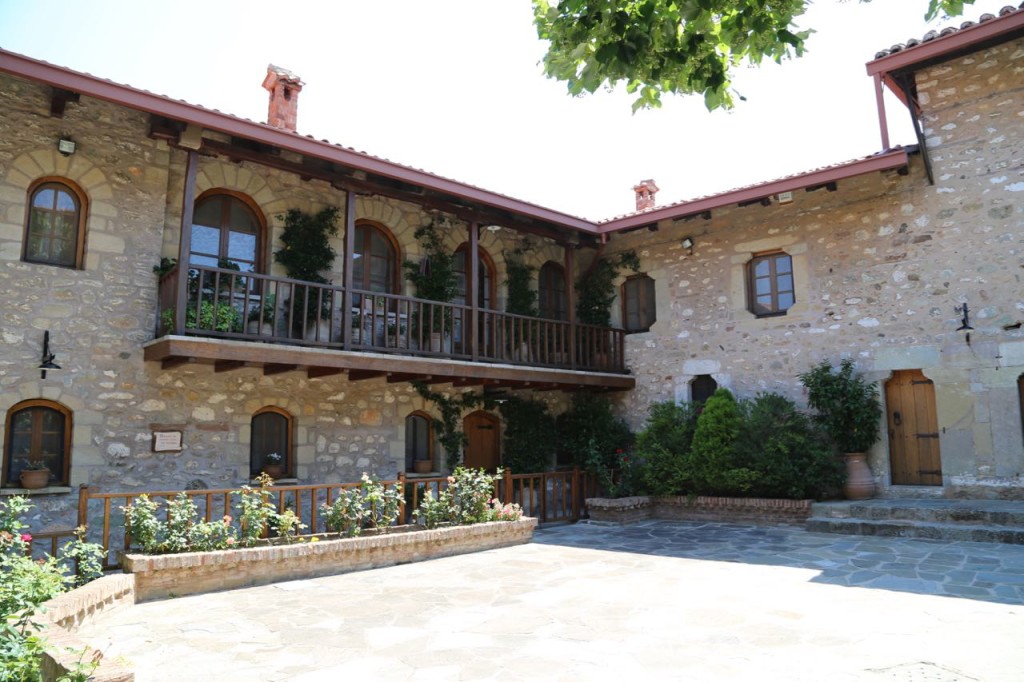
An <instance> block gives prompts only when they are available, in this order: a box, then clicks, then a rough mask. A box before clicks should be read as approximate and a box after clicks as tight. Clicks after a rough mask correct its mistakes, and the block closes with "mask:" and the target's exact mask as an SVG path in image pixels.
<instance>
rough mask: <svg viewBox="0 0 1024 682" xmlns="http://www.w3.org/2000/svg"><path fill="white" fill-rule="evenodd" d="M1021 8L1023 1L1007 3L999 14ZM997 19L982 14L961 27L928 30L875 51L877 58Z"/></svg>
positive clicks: (1003, 14) (992, 15)
mask: <svg viewBox="0 0 1024 682" xmlns="http://www.w3.org/2000/svg"><path fill="white" fill-rule="evenodd" d="M1021 10H1024V3H1021V5H1020V7H1019V8H1017V7H1014V6H1012V5H1007V6H1006V7H1003V8H1002V9H1000V10H999V16H1000V17H1005V16H1009V15H1011V14H1014V13H1017V12H1020V11H1021ZM995 19H996V15H994V14H982V15H981V17H980V18H979V19H978V20H977V21H965V22H963V23H962V24H960V27H959V28H957V27H956V26H947V27H946V28H943V29H938V30H932V31H928V32H927V33H925V34H924V36H923V37H921V38H910V39H909V40H907V42H905V43H896V44H895V45H893V46H892V47H890V48H888V49H885V50H879V51H878V52H876V53H875V59H881V58H882V57H888V56H889V55H891V54H896V53H897V52H903V51H904V50H906V49H909V48H912V47H917V46H918V45H921V44H922V43H930V42H932V41H933V40H937V39H939V38H945V37H947V36H951V35H953V34H955V33H959V32H960V31H965V30H967V29H969V28H973V27H974V26H978V25H979V24H984V23H985V22H988V21H993V20H995Z"/></svg>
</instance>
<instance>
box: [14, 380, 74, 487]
mask: <svg viewBox="0 0 1024 682" xmlns="http://www.w3.org/2000/svg"><path fill="white" fill-rule="evenodd" d="M35 408H45V409H50V410H54V411H55V412H59V413H60V415H61V416H62V417H63V418H64V439H63V440H64V442H63V447H64V452H63V453H62V454H63V456H62V457H61V460H62V462H61V465H62V468H61V471H59V472H58V471H55V472H52V473H53V474H55V476H56V478H57V480H56V481H53V482H51V483H49V484H48V485H57V486H67V485H69V484H70V481H71V444H72V440H71V437H72V434H73V432H74V426H75V424H74V413H72V411H71V410H70V409H68V408H67V407H66V406H64V405H61V404H60V403H58V402H54V401H52V400H45V399H42V398H34V399H32V400H23V401H21V402H20V403H17V404H15V405H12V406H11V408H10V409H9V410H7V417H6V419H5V422H4V450H3V467H2V468H0V474H2V480H0V486H2V487H5V488H6V487H12V486H13V487H20V485H21V482H20V481H11V480H10V479H9V478H8V475H7V473H8V471H9V470H10V464H11V459H12V458H13V456H14V454H13V453H12V452H11V449H12V448H13V447H14V438H13V433H12V432H11V429H12V428H13V427H14V416H15V415H16V414H18V413H20V412H23V411H24V410H28V409H35ZM35 428H36V426H35V424H33V432H32V440H33V444H35V441H36V439H37V438H38V437H39V435H40V434H38V433H37V432H36V431H35ZM15 484H17V485H15Z"/></svg>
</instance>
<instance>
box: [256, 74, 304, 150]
mask: <svg viewBox="0 0 1024 682" xmlns="http://www.w3.org/2000/svg"><path fill="white" fill-rule="evenodd" d="M303 85H305V83H303V82H302V80H301V79H300V78H299V77H298V76H296V75H295V74H294V73H292V72H291V71H289V70H288V69H282V68H281V67H280V66H274V65H273V64H268V65H267V77H266V78H264V79H263V87H264V88H266V89H267V90H268V91H269V92H270V110H269V111H268V113H267V123H268V124H269V125H272V126H274V127H276V128H284V129H285V130H290V131H292V132H293V133H294V132H295V121H296V119H297V118H298V115H299V93H300V92H302V86H303Z"/></svg>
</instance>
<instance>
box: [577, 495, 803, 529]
mask: <svg viewBox="0 0 1024 682" xmlns="http://www.w3.org/2000/svg"><path fill="white" fill-rule="evenodd" d="M812 502H813V500H776V499H764V498H758V497H706V496H698V497H687V496H663V497H622V498H617V499H607V498H588V499H587V511H588V512H589V514H590V519H591V521H597V522H601V523H617V524H621V525H624V524H628V523H636V522H637V521H643V520H645V519H669V520H673V521H714V522H726V523H732V522H739V523H755V524H757V523H763V524H769V525H777V524H795V525H801V524H803V523H804V522H805V521H807V518H808V517H809V516H810V515H811V503H812Z"/></svg>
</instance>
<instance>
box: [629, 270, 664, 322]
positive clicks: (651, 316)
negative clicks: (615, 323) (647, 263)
mask: <svg viewBox="0 0 1024 682" xmlns="http://www.w3.org/2000/svg"><path fill="white" fill-rule="evenodd" d="M657 320H658V309H657V305H656V304H655V301H654V280H653V279H651V278H650V277H648V276H647V275H644V274H641V275H634V276H632V277H630V278H628V279H627V280H626V281H625V282H623V283H622V326H623V327H624V328H625V330H626V331H627V332H645V331H648V330H649V329H650V328H651V325H653V324H654V323H655V322H656V321H657Z"/></svg>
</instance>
